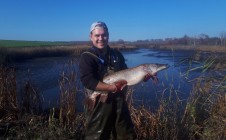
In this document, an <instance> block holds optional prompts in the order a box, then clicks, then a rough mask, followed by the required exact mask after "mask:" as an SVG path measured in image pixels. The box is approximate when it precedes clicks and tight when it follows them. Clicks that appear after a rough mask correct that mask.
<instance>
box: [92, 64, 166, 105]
mask: <svg viewBox="0 0 226 140" xmlns="http://www.w3.org/2000/svg"><path fill="white" fill-rule="evenodd" d="M168 67H169V65H168V64H158V63H154V64H150V63H147V64H141V65H139V66H136V67H133V68H128V69H125V70H121V71H118V72H115V73H113V74H110V75H108V76H106V77H104V78H103V82H104V83H107V84H114V83H115V82H117V81H121V80H125V81H127V85H128V86H132V85H136V84H138V83H140V82H142V81H143V80H144V78H145V76H146V75H147V74H150V75H152V76H153V77H152V78H153V80H155V81H156V80H157V76H156V75H157V73H158V72H159V71H162V70H164V69H167V68H168ZM98 96H101V97H100V101H101V102H103V103H104V102H106V100H107V97H108V94H107V93H103V92H102V91H94V92H93V93H92V94H91V95H90V97H89V98H90V99H91V100H92V101H93V103H94V104H95V102H96V98H97V97H98Z"/></svg>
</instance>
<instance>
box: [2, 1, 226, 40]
mask: <svg viewBox="0 0 226 140" xmlns="http://www.w3.org/2000/svg"><path fill="white" fill-rule="evenodd" d="M94 21H104V22H105V23H106V24H107V25H108V28H109V32H110V41H117V40H119V39H123V40H126V41H135V40H140V39H141V40H144V39H159V38H161V39H164V38H169V37H182V36H184V35H185V34H186V35H188V36H192V37H196V36H198V35H199V34H201V33H204V34H207V35H209V36H210V37H213V36H218V37H219V35H220V33H222V32H225V31H226V0H0V39H12V40H37V41H87V40H89V28H90V25H91V24H92V22H94Z"/></svg>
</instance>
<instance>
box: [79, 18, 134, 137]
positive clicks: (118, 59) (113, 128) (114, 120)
mask: <svg viewBox="0 0 226 140" xmlns="http://www.w3.org/2000/svg"><path fill="white" fill-rule="evenodd" d="M108 39H109V32H108V27H107V25H106V24H105V23H104V22H100V21H99V22H94V23H93V24H92V25H91V28H90V40H91V41H92V44H93V46H92V47H91V48H90V49H89V50H88V51H86V52H84V53H83V54H82V55H81V58H80V62H79V68H80V79H81V82H82V84H83V86H84V88H85V90H86V102H85V112H86V131H85V139H87V140H88V139H90V140H94V139H101V140H108V139H110V137H111V136H112V137H113V138H114V139H122V140H127V139H135V136H136V135H135V131H134V126H133V123H132V120H131V117H130V113H129V110H128V106H127V103H126V101H125V94H126V91H127V86H126V81H118V82H116V83H115V84H112V85H109V84H106V83H103V82H102V80H103V77H104V76H106V75H108V74H110V73H113V72H116V71H119V70H122V69H126V68H127V65H126V63H125V59H124V57H123V55H122V54H121V53H120V52H119V51H117V50H115V49H111V48H110V47H109V45H108ZM94 91H98V92H100V93H101V91H104V92H107V94H104V93H102V94H101V96H96V97H95V101H93V100H92V99H91V95H92V94H93V92H94ZM102 97H103V98H107V100H106V102H101V101H100V100H101V98H102Z"/></svg>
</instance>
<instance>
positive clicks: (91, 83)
mask: <svg viewBox="0 0 226 140" xmlns="http://www.w3.org/2000/svg"><path fill="white" fill-rule="evenodd" d="M87 52H88V53H87ZM79 68H80V79H81V82H82V84H83V86H84V87H86V88H88V89H90V90H95V88H96V86H97V84H98V82H99V81H102V80H103V77H104V76H105V75H106V74H107V71H108V70H109V69H110V70H113V71H115V72H116V71H119V70H122V69H126V68H127V65H126V63H125V59H124V57H123V55H122V54H121V53H120V52H119V51H118V50H116V49H111V48H110V47H109V46H107V49H104V51H103V50H102V49H98V48H96V47H94V46H93V47H92V48H90V49H88V51H86V52H85V53H83V54H82V55H81V57H80V62H79Z"/></svg>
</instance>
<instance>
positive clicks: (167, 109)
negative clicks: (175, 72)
mask: <svg viewBox="0 0 226 140" xmlns="http://www.w3.org/2000/svg"><path fill="white" fill-rule="evenodd" d="M192 61H197V60H196V59H195V57H192V58H191V59H187V60H186V61H184V60H183V63H188V65H191V62H192ZM223 61H225V59H224V58H218V57H215V56H208V57H207V58H206V61H204V62H203V63H202V64H201V66H200V67H192V65H191V66H190V67H188V70H187V71H186V72H185V73H184V74H181V78H185V79H187V82H188V83H189V84H192V85H193V88H192V91H191V93H190V96H189V97H188V99H186V100H181V99H180V97H179V96H178V95H179V94H180V93H181V92H182V91H179V90H180V89H178V88H176V87H173V86H166V87H164V88H163V89H162V91H161V95H162V96H161V97H160V98H159V99H158V107H157V108H156V109H155V110H154V111H153V110H151V109H150V108H147V107H145V105H140V106H135V105H134V100H135V99H134V98H133V89H130V90H129V91H128V93H127V98H126V99H127V102H128V105H129V109H130V112H131V117H132V120H133V122H134V125H135V130H136V133H137V137H138V139H139V140H140V139H142V140H149V139H158V140H166V139H167V140H168V139H175V140H177V139H225V138H226V115H225V114H226V95H225V93H226V92H225V91H226V85H225V84H226V77H225V75H223V74H222V72H223V73H224V72H225V69H226V67H225V64H224V63H223ZM76 66H77V60H72V61H70V62H68V64H65V67H64V68H63V71H62V74H61V75H60V77H59V87H60V93H59V99H60V100H59V106H57V107H54V108H50V109H48V110H47V111H44V110H42V109H41V107H40V106H41V104H42V98H41V93H40V92H41V91H38V89H37V88H35V85H34V84H32V81H29V80H28V81H26V82H25V84H24V88H23V89H22V90H21V92H22V93H21V95H23V98H22V100H19V99H18V97H17V92H16V91H17V89H16V75H15V69H13V68H8V67H3V66H2V67H1V69H0V80H1V83H0V91H1V92H0V114H1V116H0V137H1V138H8V139H83V137H84V130H85V117H84V114H83V112H78V111H77V106H76V102H77V98H78V96H80V95H79V93H80V92H81V91H80V89H79V88H78V86H77V84H79V80H78V74H77V71H76V68H75V67H76ZM197 70H199V72H200V77H197V78H195V79H189V76H188V75H189V73H190V72H192V71H197ZM200 70H201V71H200ZM216 70H217V72H218V73H217V74H219V75H216V73H215V74H212V72H214V71H216ZM220 73H221V74H220ZM166 78H167V75H166ZM169 82H170V81H169ZM171 82H174V81H171ZM166 93H167V95H168V96H165V95H166ZM2 114H4V115H2Z"/></svg>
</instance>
